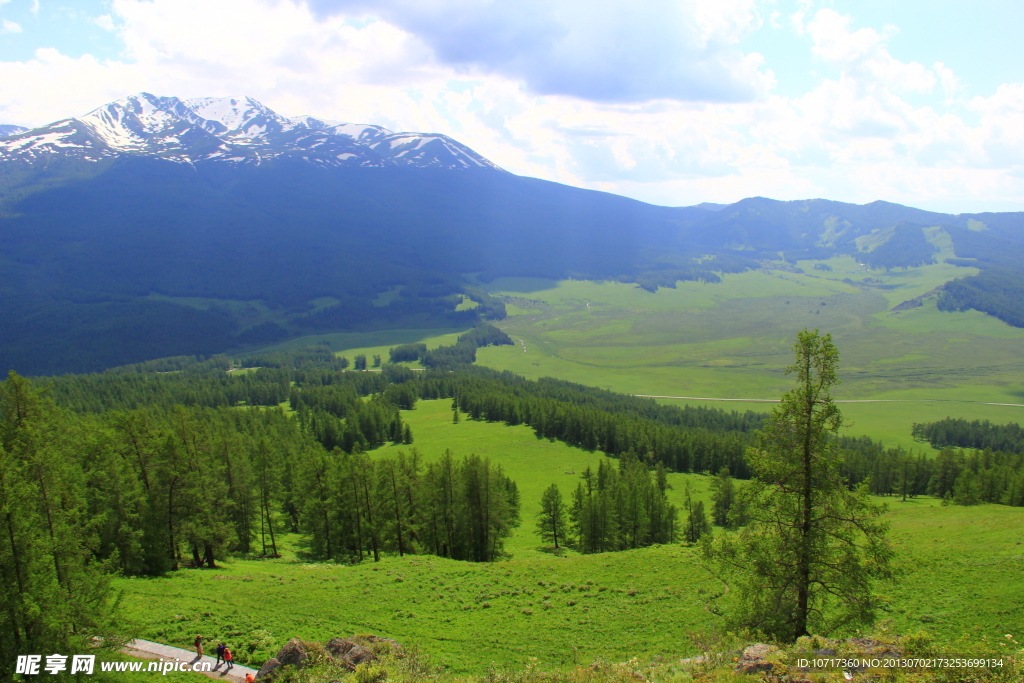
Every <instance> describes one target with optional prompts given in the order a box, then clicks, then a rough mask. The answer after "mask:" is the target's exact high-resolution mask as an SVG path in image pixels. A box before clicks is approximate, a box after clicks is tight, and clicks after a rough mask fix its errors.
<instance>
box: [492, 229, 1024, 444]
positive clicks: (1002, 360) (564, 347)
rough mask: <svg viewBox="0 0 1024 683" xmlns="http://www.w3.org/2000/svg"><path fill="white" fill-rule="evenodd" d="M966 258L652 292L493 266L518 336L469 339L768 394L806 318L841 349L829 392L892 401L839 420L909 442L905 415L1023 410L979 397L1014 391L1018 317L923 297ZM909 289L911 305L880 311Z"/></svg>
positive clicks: (658, 382) (649, 382) (588, 369)
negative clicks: (951, 308)
mask: <svg viewBox="0 0 1024 683" xmlns="http://www.w3.org/2000/svg"><path fill="white" fill-rule="evenodd" d="M940 244H941V241H940ZM943 253H945V252H943ZM815 266H817V267H818V268H815ZM825 268H830V269H831V270H825ZM798 271H799V272H798ZM968 271H971V272H973V270H972V269H964V268H956V267H954V266H951V265H949V264H945V263H942V264H935V265H929V266H923V267H919V268H909V269H905V270H904V269H894V270H891V271H886V270H883V269H878V270H871V271H869V270H867V269H866V267H865V266H862V265H860V264H858V263H856V262H855V261H854V260H853V259H852V258H851V257H841V258H834V259H830V260H828V261H800V262H799V263H798V264H797V268H793V267H789V266H786V268H785V269H783V268H782V265H781V264H780V265H779V269H775V270H758V271H749V272H746V273H740V274H736V275H726V276H724V278H723V281H722V282H721V283H718V284H703V283H699V282H680V283H678V284H677V287H676V288H675V289H659V290H658V291H657V292H655V293H651V292H648V291H646V290H643V289H640V288H638V287H636V286H633V285H628V284H622V283H612V282H603V283H602V282H592V281H575V280H569V281H562V282H553V281H545V280H538V279H524V278H515V279H513V278H507V279H498V280H495V281H494V282H493V283H491V284H490V285H489V287H490V288H491V291H492V292H493V293H495V294H499V295H502V296H504V297H506V299H505V300H506V302H507V306H508V311H509V313H510V317H509V318H508V319H507V320H505V321H503V322H502V323H501V327H502V328H503V329H504V330H505V331H506V332H507V333H508V334H509V335H511V336H512V337H513V338H514V339H516V340H517V345H516V346H515V347H508V346H506V347H500V348H499V347H495V348H487V349H482V350H481V351H480V353H479V354H478V359H479V360H478V362H479V363H481V364H484V365H488V366H491V367H495V368H501V369H508V370H512V371H514V372H518V373H520V374H523V375H525V376H527V377H533V378H535V377H540V376H545V375H547V376H553V377H560V378H564V379H569V380H572V381H576V382H580V383H583V384H589V385H597V386H604V387H607V388H609V389H612V390H614V391H621V392H625V393H634V394H646V395H659V396H685V397H706V398H734V399H773V398H777V397H778V396H779V395H780V394H781V393H782V392H783V391H785V390H787V389H788V388H789V380H788V378H787V377H786V376H785V375H784V372H783V370H784V368H785V367H786V366H787V365H788V364H789V363H791V362H792V344H793V340H794V338H795V336H796V332H797V331H798V330H800V329H803V328H805V327H808V328H818V329H820V330H822V331H823V332H830V333H832V335H833V337H834V339H835V342H836V345H837V346H838V348H839V350H840V354H841V355H840V373H841V377H842V378H843V384H842V385H841V386H840V387H839V388H838V390H837V391H836V398H837V399H840V400H844V399H845V400H863V399H887V400H899V401H901V402H900V403H883V404H869V403H848V404H845V405H843V409H844V412H845V413H846V414H847V416H848V417H849V418H850V419H852V421H853V422H854V423H855V424H854V426H853V427H852V428H851V429H850V433H855V434H865V433H866V434H870V435H872V436H875V437H877V438H883V439H884V440H885V441H886V442H888V443H901V444H903V445H904V446H914V445H915V444H914V443H913V442H912V441H911V440H910V438H909V433H910V427H911V425H912V424H913V423H914V422H924V421H927V420H931V419H935V418H936V417H946V416H954V417H964V418H967V419H982V418H987V419H990V420H993V421H1009V420H1020V419H1024V407H1020V406H995V405H985V404H986V403H1005V404H1024V383H1022V382H1021V380H1020V377H1021V375H1022V372H1024V356H1021V354H1020V349H1021V343H1022V341H1024V329H1017V328H1013V327H1010V326H1008V325H1006V324H1005V323H1003V322H1001V321H999V320H996V319H995V318H992V317H989V316H986V315H984V314H982V313H978V312H977V311H967V312H956V313H946V312H941V311H939V310H937V309H936V307H935V302H934V296H927V294H928V293H929V292H930V291H931V290H933V289H934V288H935V287H937V286H939V285H941V284H942V283H944V282H946V281H947V280H949V279H951V278H953V277H956V276H959V275H963V274H967V273H968ZM919 297H923V298H920V301H921V305H920V306H912V307H909V308H905V309H903V310H900V311H893V310H892V309H893V308H894V307H896V306H897V305H898V304H900V303H902V302H905V301H911V300H915V299H918V298H919ZM524 349H525V351H524ZM903 401H912V402H906V403H904V402H903ZM936 401H939V402H941V403H935V402H936ZM686 402H689V403H693V402H694V401H693V400H688V401H686ZM719 405H720V404H719ZM735 407H736V408H737V409H747V408H753V409H765V406H764V405H758V404H754V405H745V404H739V405H736V406H735Z"/></svg>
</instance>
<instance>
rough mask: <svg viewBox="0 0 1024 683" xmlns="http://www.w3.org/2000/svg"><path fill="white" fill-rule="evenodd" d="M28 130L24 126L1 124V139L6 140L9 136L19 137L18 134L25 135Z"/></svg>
mask: <svg viewBox="0 0 1024 683" xmlns="http://www.w3.org/2000/svg"><path fill="white" fill-rule="evenodd" d="M26 130H28V128H25V127H24V126H12V125H10V124H6V123H5V124H0V138H5V137H7V136H8V135H17V134H18V133H24V132H25V131H26Z"/></svg>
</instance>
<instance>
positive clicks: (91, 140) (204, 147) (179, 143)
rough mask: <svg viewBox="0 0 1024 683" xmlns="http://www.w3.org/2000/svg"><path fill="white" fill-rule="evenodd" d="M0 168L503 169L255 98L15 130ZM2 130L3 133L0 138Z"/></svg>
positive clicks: (163, 105)
mask: <svg viewBox="0 0 1024 683" xmlns="http://www.w3.org/2000/svg"><path fill="white" fill-rule="evenodd" d="M10 128H11V132H10V133H7V136H8V137H6V138H5V139H0V161H3V160H12V159H21V160H26V161H33V160H36V159H41V158H44V157H47V156H49V155H53V154H60V155H63V156H66V157H74V158H80V159H87V160H99V159H102V158H110V157H116V156H123V155H141V156H156V157H160V158H162V159H167V160H170V161H176V162H180V163H195V162H198V161H219V162H225V163H233V164H250V163H252V164H259V163H262V162H263V161H264V160H267V159H273V158H276V157H292V158H298V159H303V160H305V161H307V162H309V163H313V164H317V165H321V166H365V167H386V166H411V167H422V168H444V169H452V170H457V169H471V168H489V169H497V170H500V169H499V168H498V166H496V165H494V164H493V163H491V162H490V161H488V160H487V159H485V158H484V157H482V156H480V155H479V154H477V153H476V152H474V151H473V150H471V149H469V148H468V147H466V146H465V145H462V144H460V143H458V142H456V141H455V140H453V139H451V138H449V137H447V136H445V135H435V134H421V133H394V132H392V131H390V130H388V129H387V128H383V127H381V126H375V125H371V124H357V123H345V122H338V121H325V120H322V119H317V118H314V117H312V116H297V117H294V118H287V117H284V116H281V115H279V114H277V113H276V112H274V111H273V110H271V109H269V108H268V107H266V106H264V105H263V104H262V103H260V102H258V101H257V100H255V99H253V98H251V97H201V98H195V99H189V100H180V99H178V98H176V97H157V96H155V95H151V94H149V93H139V94H137V95H132V96H129V97H125V98H122V99H119V100H116V101H114V102H111V103H109V104H106V105H104V106H102V107H99V108H97V109H94V110H93V111H91V112H89V113H88V114H85V115H84V116H82V117H80V118H76V119H65V120H63V121H57V122H54V123H51V124H49V125H48V126H43V127H42V128H36V129H34V130H26V129H24V128H20V127H17V126H13V127H10ZM3 131H4V127H0V135H2V134H3Z"/></svg>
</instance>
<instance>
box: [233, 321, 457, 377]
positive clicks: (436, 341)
mask: <svg viewBox="0 0 1024 683" xmlns="http://www.w3.org/2000/svg"><path fill="white" fill-rule="evenodd" d="M466 331H467V330H466V329H456V328H436V329H402V330H380V331H377V332H333V333H330V334H310V335H307V336H305V337H297V338H295V339H289V340H288V341H286V342H282V343H281V344H275V345H274V346H268V347H266V348H263V349H260V350H259V353H261V354H262V353H273V352H275V351H291V350H294V349H301V348H303V347H306V346H314V345H316V344H324V343H326V344H330V346H331V348H332V349H334V352H335V355H337V356H345V357H346V358H348V359H349V361H351V360H352V359H353V358H355V357H356V356H357V355H359V354H363V355H365V356H366V359H367V362H372V360H373V356H374V355H375V354H376V355H379V356H380V357H381V359H382V360H383V362H385V363H386V362H387V361H388V351H389V350H390V349H391V348H392V347H395V346H398V345H399V344H412V343H414V342H423V343H424V344H426V345H427V348H429V349H436V348H437V347H438V346H449V345H451V344H454V343H455V341H456V340H457V339H458V337H459V335H460V334H462V333H464V332H466ZM241 355H243V356H245V355H249V354H241ZM413 367H419V363H415V364H413Z"/></svg>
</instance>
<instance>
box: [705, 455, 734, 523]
mask: <svg viewBox="0 0 1024 683" xmlns="http://www.w3.org/2000/svg"><path fill="white" fill-rule="evenodd" d="M735 502H736V489H735V487H734V486H733V482H732V477H730V476H729V468H728V467H723V468H722V469H721V470H719V472H718V476H717V477H715V478H714V479H713V480H712V481H711V516H712V517H713V518H714V521H715V524H717V525H718V526H728V524H729V511H730V510H731V509H732V507H733V504H734V503H735Z"/></svg>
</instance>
